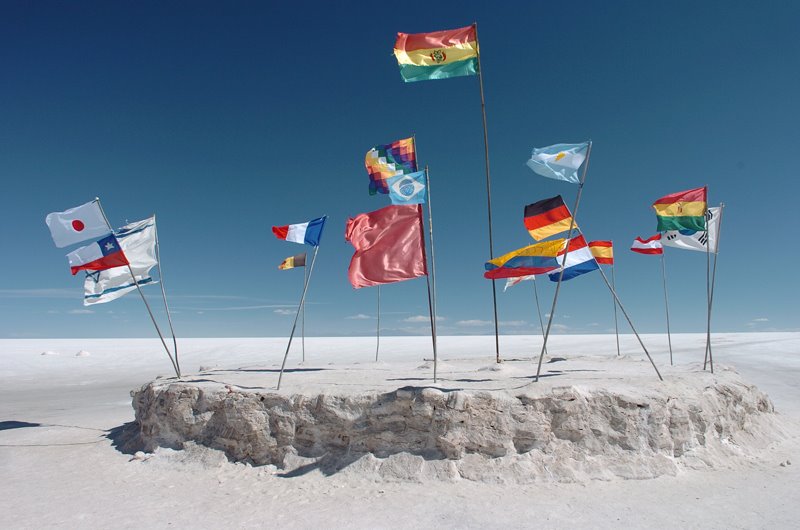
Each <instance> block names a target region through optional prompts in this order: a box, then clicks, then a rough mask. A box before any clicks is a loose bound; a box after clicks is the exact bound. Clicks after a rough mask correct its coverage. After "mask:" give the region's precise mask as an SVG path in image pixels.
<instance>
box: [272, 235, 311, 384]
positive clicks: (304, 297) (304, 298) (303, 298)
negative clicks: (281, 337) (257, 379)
mask: <svg viewBox="0 0 800 530" xmlns="http://www.w3.org/2000/svg"><path fill="white" fill-rule="evenodd" d="M318 251H319V245H317V246H316V247H314V257H312V258H311V269H310V270H309V271H308V281H306V282H305V283H304V284H303V294H302V295H301V296H300V305H298V306H297V313H295V315H294V324H292V332H291V334H289V344H287V345H286V353H285V354H283V362H282V363H281V373H280V375H278V387H277V388H276V390H280V389H281V379H283V369H284V368H285V367H286V358H287V357H289V348H291V347H292V338H294V330H295V328H297V317H298V316H300V310H302V309H303V307H304V304H305V301H306V291H308V284H309V283H311V274H312V273H313V272H314V262H315V261H317V252H318Z"/></svg>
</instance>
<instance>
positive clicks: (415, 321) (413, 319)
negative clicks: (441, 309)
mask: <svg viewBox="0 0 800 530" xmlns="http://www.w3.org/2000/svg"><path fill="white" fill-rule="evenodd" d="M443 320H447V319H446V318H445V317H440V316H437V317H436V322H441V321H443ZM402 321H403V322H409V323H412V324H421V323H423V322H430V321H431V317H430V316H428V315H414V316H413V317H408V318H404V319H403V320H402Z"/></svg>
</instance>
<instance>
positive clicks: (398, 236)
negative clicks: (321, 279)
mask: <svg viewBox="0 0 800 530" xmlns="http://www.w3.org/2000/svg"><path fill="white" fill-rule="evenodd" d="M344 238H345V239H346V240H347V241H349V242H350V244H351V245H353V246H354V247H355V248H356V252H355V254H353V258H352V259H351V260H350V268H349V269H348V271H347V276H348V278H349V279H350V283H351V284H352V285H353V287H354V288H356V289H359V288H361V287H371V286H373V285H382V284H385V283H394V282H400V281H403V280H410V279H412V278H417V277H419V276H425V275H426V274H428V268H427V266H426V261H425V239H424V238H423V235H422V207H421V206H419V205H392V206H387V207H385V208H381V209H380V210H375V211H374V212H370V213H362V214H359V215H357V216H355V217H353V218H350V219H348V220H347V226H346V227H345V231H344Z"/></svg>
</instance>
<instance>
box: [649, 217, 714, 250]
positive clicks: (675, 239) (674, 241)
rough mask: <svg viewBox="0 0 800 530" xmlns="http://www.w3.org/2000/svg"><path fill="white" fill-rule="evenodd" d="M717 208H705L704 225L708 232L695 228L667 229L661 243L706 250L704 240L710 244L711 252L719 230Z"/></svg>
mask: <svg viewBox="0 0 800 530" xmlns="http://www.w3.org/2000/svg"><path fill="white" fill-rule="evenodd" d="M719 210H720V209H719V208H709V209H708V210H706V226H707V227H708V234H706V232H703V231H695V230H667V231H666V232H664V237H662V238H661V243H662V244H663V245H664V246H666V247H675V248H682V249H684V250H699V251H701V252H705V251H706V242H708V244H709V245H710V250H711V252H716V250H717V233H718V231H719Z"/></svg>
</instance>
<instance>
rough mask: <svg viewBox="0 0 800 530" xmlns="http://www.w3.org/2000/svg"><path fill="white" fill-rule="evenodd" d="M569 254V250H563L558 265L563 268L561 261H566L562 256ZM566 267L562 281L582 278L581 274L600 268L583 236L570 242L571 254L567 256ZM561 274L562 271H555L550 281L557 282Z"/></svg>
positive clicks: (550, 274) (564, 265) (559, 255)
mask: <svg viewBox="0 0 800 530" xmlns="http://www.w3.org/2000/svg"><path fill="white" fill-rule="evenodd" d="M566 252H567V249H563V250H562V251H561V252H559V253H558V265H559V267H561V266H562V265H561V261H562V260H563V259H564V258H562V256H563V255H564V254H565V253H566ZM563 267H564V276H562V277H561V281H564V282H565V281H567V280H571V279H572V278H575V277H576V276H580V275H581V274H586V273H587V272H592V271H596V270H597V269H599V268H600V265H598V264H597V261H595V259H594V256H592V251H591V250H589V246H588V245H587V244H586V240H585V239H584V238H583V236H580V235H579V236H576V237H573V238H572V239H571V240H570V242H569V253H568V254H567V259H566V261H565V262H564V264H563ZM560 274H561V271H560V270H557V271H553V272H551V273H549V276H550V281H551V282H557V281H558V277H559V275H560Z"/></svg>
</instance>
